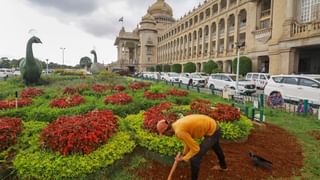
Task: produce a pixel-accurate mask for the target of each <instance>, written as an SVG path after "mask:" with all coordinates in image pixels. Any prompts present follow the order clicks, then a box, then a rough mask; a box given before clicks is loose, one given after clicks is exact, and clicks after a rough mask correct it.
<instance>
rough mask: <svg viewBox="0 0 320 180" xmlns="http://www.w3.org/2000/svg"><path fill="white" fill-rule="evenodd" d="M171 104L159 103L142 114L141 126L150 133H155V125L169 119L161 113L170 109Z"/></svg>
mask: <svg viewBox="0 0 320 180" xmlns="http://www.w3.org/2000/svg"><path fill="white" fill-rule="evenodd" d="M171 106H172V105H171V103H168V102H166V103H161V104H159V105H157V106H153V107H151V108H149V109H148V110H147V111H146V112H144V114H143V115H144V121H143V126H144V128H145V129H148V130H149V131H151V132H155V133H157V123H158V122H159V121H160V120H162V119H170V118H169V117H167V116H166V115H165V114H164V113H163V112H164V111H166V110H168V109H170V108H171ZM171 118H172V116H171Z"/></svg>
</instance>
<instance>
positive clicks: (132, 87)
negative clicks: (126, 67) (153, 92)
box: [129, 82, 151, 90]
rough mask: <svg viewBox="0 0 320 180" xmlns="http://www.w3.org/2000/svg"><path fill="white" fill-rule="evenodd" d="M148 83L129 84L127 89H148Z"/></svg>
mask: <svg viewBox="0 0 320 180" xmlns="http://www.w3.org/2000/svg"><path fill="white" fill-rule="evenodd" d="M150 85H151V84H150V83H145V82H134V83H131V84H129V88H130V89H132V90H139V89H143V88H148V87H150Z"/></svg>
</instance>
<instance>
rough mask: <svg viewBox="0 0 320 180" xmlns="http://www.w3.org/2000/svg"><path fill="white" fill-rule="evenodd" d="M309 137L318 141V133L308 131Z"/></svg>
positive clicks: (319, 138) (319, 136)
mask: <svg viewBox="0 0 320 180" xmlns="http://www.w3.org/2000/svg"><path fill="white" fill-rule="evenodd" d="M308 135H309V136H312V137H313V138H315V139H316V140H318V141H320V131H316V130H314V131H309V132H308Z"/></svg>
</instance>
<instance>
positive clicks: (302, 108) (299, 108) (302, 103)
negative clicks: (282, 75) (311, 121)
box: [298, 100, 313, 114]
mask: <svg viewBox="0 0 320 180" xmlns="http://www.w3.org/2000/svg"><path fill="white" fill-rule="evenodd" d="M304 109H305V106H304V102H303V100H300V101H299V104H298V113H304ZM307 111H308V113H310V114H312V113H313V109H312V107H311V106H310V105H309V106H308V109H307Z"/></svg>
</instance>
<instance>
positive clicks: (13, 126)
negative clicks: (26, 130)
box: [0, 118, 22, 151]
mask: <svg viewBox="0 0 320 180" xmlns="http://www.w3.org/2000/svg"><path fill="white" fill-rule="evenodd" d="M21 131H22V122H21V119H17V118H0V151H3V150H5V149H7V148H9V147H10V146H12V145H14V144H15V143H16V142H17V135H18V134H19V133H21Z"/></svg>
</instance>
